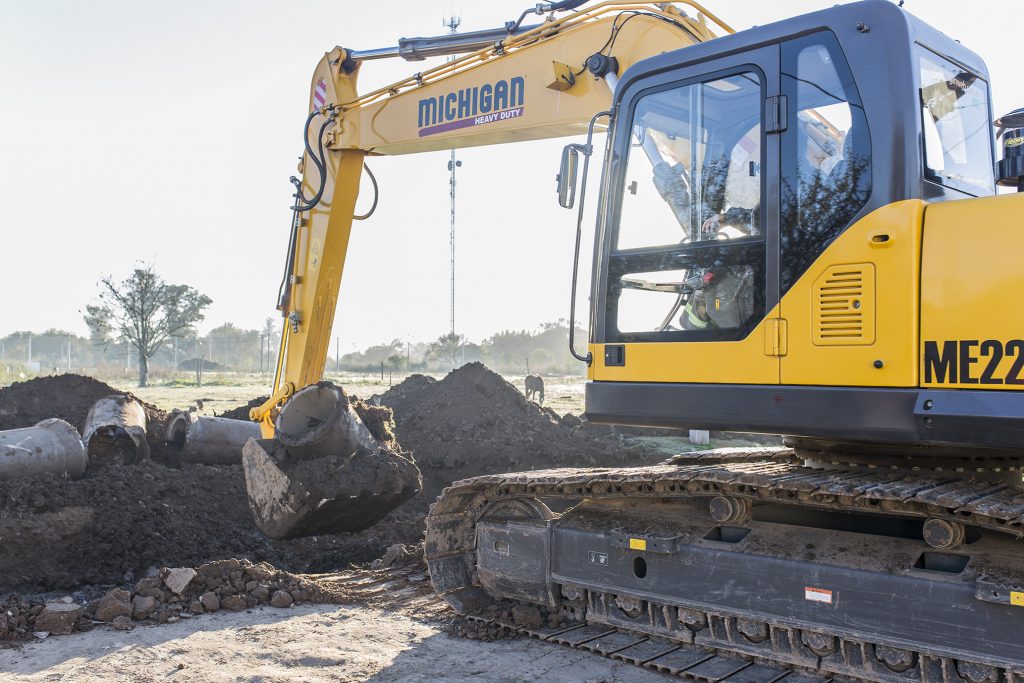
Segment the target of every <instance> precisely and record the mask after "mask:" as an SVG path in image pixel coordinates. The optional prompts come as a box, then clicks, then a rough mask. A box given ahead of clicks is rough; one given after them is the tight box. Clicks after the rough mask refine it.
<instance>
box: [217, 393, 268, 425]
mask: <svg viewBox="0 0 1024 683" xmlns="http://www.w3.org/2000/svg"><path fill="white" fill-rule="evenodd" d="M268 398H270V396H260V397H259V398H254V399H253V400H251V401H249V402H248V403H246V404H245V405H244V406H238V407H237V408H232V409H231V410H228V411H225V412H224V413H222V414H220V415H218V416H217V417H226V418H228V419H229V420H248V419H249V411H250V410H252V409H253V408H259V407H260V406H261V405H263V402H264V401H266V400H267V399H268Z"/></svg>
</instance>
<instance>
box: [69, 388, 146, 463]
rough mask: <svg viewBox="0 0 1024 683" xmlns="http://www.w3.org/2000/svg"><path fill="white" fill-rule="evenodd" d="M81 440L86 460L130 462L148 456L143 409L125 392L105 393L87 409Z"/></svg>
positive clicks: (138, 460) (144, 412)
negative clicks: (107, 394) (86, 455)
mask: <svg viewBox="0 0 1024 683" xmlns="http://www.w3.org/2000/svg"><path fill="white" fill-rule="evenodd" d="M82 441H83V442H84V443H85V450H86V453H88V454H89V462H90V464H100V465H103V464H116V465H133V464H135V463H138V462H141V461H142V460H147V459H148V458H149V442H147V441H146V411H145V410H143V408H142V404H141V403H139V402H138V401H136V400H135V399H133V398H131V397H129V396H107V397H105V398H101V399H100V400H98V401H96V403H93V404H92V408H90V409H89V414H88V415H87V416H86V418H85V425H84V426H83V427H82Z"/></svg>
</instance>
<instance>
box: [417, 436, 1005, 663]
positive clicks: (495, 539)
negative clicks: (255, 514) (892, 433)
mask: <svg viewBox="0 0 1024 683" xmlns="http://www.w3.org/2000/svg"><path fill="white" fill-rule="evenodd" d="M801 455H805V454H801ZM715 458H718V459H719V460H723V461H722V462H715V461H714V459H715ZM842 460H843V459H842V458H838V459H837V458H832V459H830V458H827V457H825V458H822V457H819V458H816V459H808V458H806V457H799V458H798V457H797V456H796V455H795V454H794V453H793V451H789V450H784V449H780V450H778V451H758V452H754V453H731V454H726V455H724V456H722V455H717V456H716V455H714V454H711V455H705V456H697V457H696V463H697V464H693V463H694V462H695V460H694V458H688V457H681V458H678V459H677V461H676V462H674V463H672V464H665V465H661V466H656V467H645V468H623V469H601V470H587V469H579V470H575V469H573V470H549V471H542V472H525V473H519V474H508V475H498V476H489V477H478V478H475V479H469V480H465V481H462V482H457V483H455V484H453V485H452V486H451V487H450V488H448V489H446V490H445V492H444V493H443V494H442V496H441V498H440V499H439V500H438V502H437V503H436V504H435V506H434V507H433V509H432V511H431V514H430V516H429V517H428V518H427V536H426V558H427V562H428V565H429V567H430V574H431V579H432V581H433V584H434V587H435V590H437V591H438V592H439V593H441V594H442V595H444V597H445V599H446V600H447V601H448V603H449V604H450V605H452V606H453V607H454V608H455V609H456V611H458V612H459V613H461V614H464V615H467V616H469V617H471V618H475V619H483V620H487V621H492V622H497V623H499V624H503V625H506V626H508V627H510V628H513V629H516V630H518V631H520V632H523V633H528V634H530V635H532V636H535V637H539V638H543V639H546V640H550V641H552V642H559V643H563V644H565V645H568V646H571V647H577V648H582V649H588V650H591V651H594V652H597V653H599V654H603V655H606V656H610V657H615V658H617V659H622V660H625V661H630V662H633V663H635V664H637V665H641V666H647V667H650V668H655V669H660V670H663V671H667V672H670V673H673V674H678V675H680V676H683V677H687V678H691V679H696V680H707V681H720V680H721V681H736V682H739V681H751V682H754V681H763V682H766V683H767V682H768V681H776V680H783V679H784V680H786V681H790V682H791V683H797V682H798V681H803V680H828V679H836V680H848V679H854V680H866V681H885V682H888V681H911V680H913V681H925V682H931V681H943V682H949V681H971V682H974V683H977V682H981V681H991V682H998V681H1006V682H1016V681H1024V636H1022V635H1021V630H1020V627H1021V624H1022V623H1024V566H1022V564H1021V558H1022V547H1021V545H1020V536H1021V532H1022V528H1024V495H1022V492H1021V491H1020V489H1019V487H1018V486H1017V485H1016V484H1015V483H1014V482H1015V481H1016V482H1019V480H1020V474H1019V469H1018V467H1017V465H1016V464H1015V463H1012V462H1009V461H986V462H984V463H979V462H974V463H966V462H965V463H961V464H962V466H961V467H952V468H950V467H949V464H948V463H947V464H946V465H944V468H945V469H943V470H942V471H934V470H927V469H926V468H925V469H922V468H917V469H915V467H916V466H914V465H913V464H912V462H911V466H909V467H907V468H906V469H903V468H898V467H893V468H892V469H888V468H883V467H878V466H877V465H875V464H873V463H870V462H868V463H867V464H865V463H844V462H842ZM708 463H710V464H708ZM972 464H973V465H974V467H971V466H970V465H972Z"/></svg>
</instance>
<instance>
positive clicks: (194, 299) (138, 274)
mask: <svg viewBox="0 0 1024 683" xmlns="http://www.w3.org/2000/svg"><path fill="white" fill-rule="evenodd" d="M99 285H100V293H99V296H98V302H97V303H96V304H94V305H90V306H86V307H85V311H86V312H85V324H86V325H88V326H89V330H90V331H91V332H92V333H93V336H94V337H95V338H102V339H104V340H109V339H110V337H111V335H112V334H114V335H116V336H118V337H122V338H124V339H125V340H127V341H128V343H129V344H131V345H132V346H133V347H135V349H136V351H137V352H138V354H139V386H140V387H144V386H147V381H148V375H149V359H150V358H152V357H153V355H154V354H155V353H156V352H157V351H159V350H160V349H161V348H162V347H163V345H164V344H165V343H166V342H167V340H168V339H169V338H170V337H173V336H176V335H180V334H184V333H185V332H187V331H188V330H189V329H190V328H191V327H192V325H194V324H195V323H197V322H199V321H200V320H202V319H203V310H204V309H205V308H206V307H207V306H209V305H210V303H212V302H211V299H210V297H208V296H206V295H205V294H201V293H200V292H198V291H197V290H195V289H193V288H192V287H189V286H188V285H172V284H168V283H167V282H164V279H163V278H162V277H160V276H159V275H157V273H156V271H154V270H153V265H152V264H147V263H140V264H139V266H138V267H137V268H136V269H135V270H133V271H132V274H131V275H129V276H128V277H127V278H125V279H124V280H122V281H121V282H115V281H114V278H113V276H110V275H108V276H106V277H104V278H102V279H101V280H100V283H99Z"/></svg>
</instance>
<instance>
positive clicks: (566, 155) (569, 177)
mask: <svg viewBox="0 0 1024 683" xmlns="http://www.w3.org/2000/svg"><path fill="white" fill-rule="evenodd" d="M579 163H580V153H579V149H578V148H577V146H576V145H566V146H565V148H564V149H562V165H561V166H560V167H559V169H558V177H557V178H556V180H557V181H558V204H559V206H561V207H562V208H563V209H571V208H572V207H573V204H575V203H576V168H577V167H578V166H579Z"/></svg>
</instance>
